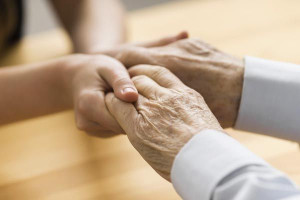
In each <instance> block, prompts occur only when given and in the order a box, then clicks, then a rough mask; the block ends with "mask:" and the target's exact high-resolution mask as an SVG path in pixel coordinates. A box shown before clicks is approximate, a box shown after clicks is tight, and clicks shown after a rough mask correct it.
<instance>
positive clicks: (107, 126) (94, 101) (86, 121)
mask: <svg viewBox="0 0 300 200" xmlns="http://www.w3.org/2000/svg"><path fill="white" fill-rule="evenodd" d="M76 106H77V109H76V110H77V112H78V113H76V114H78V119H79V120H81V121H78V123H79V125H80V124H81V125H82V127H83V130H85V131H101V130H111V131H114V132H115V133H118V134H120V133H123V132H124V131H123V130H122V128H121V127H120V126H119V123H118V122H117V121H116V120H115V118H114V117H113V116H112V115H111V114H110V112H109V111H108V109H107V107H106V104H105V98H104V93H103V92H99V91H86V92H83V93H82V94H81V95H80V97H79V101H78V102H77V105H76Z"/></svg>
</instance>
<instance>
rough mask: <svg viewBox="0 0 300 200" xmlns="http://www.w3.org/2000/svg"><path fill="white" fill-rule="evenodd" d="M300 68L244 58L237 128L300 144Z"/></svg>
mask: <svg viewBox="0 0 300 200" xmlns="http://www.w3.org/2000/svg"><path fill="white" fill-rule="evenodd" d="M299 104H300V66H299V65H295V64H289V63H282V62H274V61H268V60H264V59H259V58H253V57H245V74H244V86H243V93H242V99H241V105H240V109H239V114H238V118H237V121H236V125H235V128H236V129H240V130H244V131H250V132H256V133H262V134H266V135H271V136H274V137H280V138H284V139H289V140H295V141H300V125H299V124H300V105H299Z"/></svg>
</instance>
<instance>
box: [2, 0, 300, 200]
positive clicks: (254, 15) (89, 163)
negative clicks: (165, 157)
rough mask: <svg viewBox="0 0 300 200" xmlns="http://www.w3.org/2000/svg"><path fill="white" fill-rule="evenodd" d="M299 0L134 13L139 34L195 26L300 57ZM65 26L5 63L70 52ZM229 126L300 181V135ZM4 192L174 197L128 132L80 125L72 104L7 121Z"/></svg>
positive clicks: (277, 55) (228, 1)
mask: <svg viewBox="0 0 300 200" xmlns="http://www.w3.org/2000/svg"><path fill="white" fill-rule="evenodd" d="M299 7H300V1H299V0H289V1H287V0H251V1H250V0H195V1H192V0H191V1H188V0H185V1H181V2H173V3H168V4H165V5H162V6H157V7H152V8H148V9H145V10H140V11H137V12H133V13H130V14H129V24H128V26H129V32H130V33H129V38H130V40H131V41H141V40H149V39H152V38H157V37H160V36H162V35H168V34H170V33H174V32H178V31H180V30H182V29H185V30H188V31H189V32H190V35H191V36H192V37H199V38H201V39H203V40H206V41H207V42H209V43H212V44H214V45H216V46H217V47H219V48H220V49H222V50H224V51H227V52H229V53H232V54H234V55H237V56H241V57H242V56H243V55H252V56H259V57H264V58H269V59H275V60H281V61H288V62H294V63H300V56H299V50H300V37H299V35H300V12H299ZM70 51H71V47H70V41H69V39H68V38H67V37H66V35H65V33H64V32H63V31H61V30H53V31H49V32H46V33H41V34H38V35H32V36H28V37H26V38H24V39H23V41H22V42H21V43H20V44H19V45H18V46H17V47H15V48H14V49H12V50H11V51H10V52H9V53H7V54H6V55H5V56H3V57H2V58H1V59H0V66H3V65H13V64H21V63H29V62H35V61H40V60H46V59H50V58H53V57H57V56H61V55H65V54H67V53H69V52H70ZM228 132H229V133H230V134H231V135H232V136H233V137H235V138H236V139H238V140H239V141H240V142H241V143H243V144H244V145H246V146H247V147H249V148H250V149H251V150H252V151H254V152H255V153H257V154H258V155H260V156H262V157H263V158H264V159H266V160H267V161H268V162H270V163H271V164H273V165H274V166H275V167H276V168H278V169H280V170H282V171H284V172H286V173H287V174H288V175H289V176H290V177H291V178H292V179H293V180H294V181H295V182H296V183H298V184H300V167H299V166H300V153H299V148H298V145H297V144H296V143H292V142H288V141H283V140H279V139H274V138H270V137H266V136H258V135H255V134H249V133H242V132H237V131H233V130H228ZM0 133H1V134H0V147H1V151H0V163H1V165H0V199H1V200H2V199H3V200H11V199H12V200H15V199H22V200H27V199H55V200H60V199H62V200H68V199H72V200H77V199H78V200H85V199H105V200H106V199H107V200H112V199H113V200H114V199H117V200H141V199H143V200H148V199H149V200H150V199H151V200H152V199H163V200H171V199H172V200H174V199H180V198H179V196H178V195H177V194H176V193H175V191H174V190H173V188H172V185H171V184H169V183H168V182H166V181H165V180H163V179H162V178H160V177H159V176H158V175H157V174H156V173H155V172H154V171H153V170H152V169H151V168H150V167H149V166H148V165H147V164H146V162H145V161H143V159H142V158H141V157H140V156H139V155H138V153H137V152H136V151H135V150H134V149H133V148H132V147H131V146H130V144H129V142H128V141H127V138H126V137H125V136H119V137H115V138H112V139H98V138H91V137H88V136H86V135H85V134H84V133H83V132H79V131H77V130H76V128H75V124H74V120H73V113H72V112H71V111H68V112H63V113H59V114H54V115H50V116H45V117H40V118H37V119H32V120H27V121H24V122H18V123H14V124H9V125H6V126H2V127H0Z"/></svg>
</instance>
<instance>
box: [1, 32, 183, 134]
mask: <svg viewBox="0 0 300 200" xmlns="http://www.w3.org/2000/svg"><path fill="white" fill-rule="evenodd" d="M178 35H180V34H177V35H174V36H169V37H165V38H162V39H159V40H156V41H152V42H149V43H147V44H155V45H159V44H160V43H161V45H165V42H166V41H169V42H173V41H174V40H178V39H180V38H181V37H179V36H178ZM110 91H113V92H114V93H115V95H116V96H117V98H119V99H120V100H122V101H125V102H135V101H136V100H137V98H138V93H137V90H136V88H135V85H134V83H133V82H132V80H131V79H130V77H129V74H128V71H127V69H126V68H125V67H124V66H123V64H121V63H120V62H119V61H118V60H116V59H114V58H112V57H108V56H105V55H96V54H95V55H84V54H75V55H70V56H65V57H62V58H58V59H54V60H51V61H47V62H40V63H34V64H28V65H21V66H10V67H2V68H0V96H1V98H0V110H1V115H0V125H3V124H7V123H11V122H15V121H19V120H24V119H28V118H32V117H37V116H41V115H46V114H51V113H55V112H59V111H63V110H67V109H72V108H73V109H74V111H75V119H76V124H77V127H78V128H79V129H80V130H83V131H85V132H87V133H89V134H92V135H95V136H99V137H107V136H113V135H116V134H120V133H123V130H122V129H121V128H120V126H119V124H118V123H117V122H116V121H115V119H114V118H113V117H112V116H111V114H110V113H109V112H108V110H107V107H106V105H105V102H104V97H105V94H106V93H107V92H110Z"/></svg>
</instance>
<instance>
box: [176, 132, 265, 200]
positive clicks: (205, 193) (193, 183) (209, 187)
mask: <svg viewBox="0 0 300 200" xmlns="http://www.w3.org/2000/svg"><path fill="white" fill-rule="evenodd" d="M248 165H267V163H266V162H265V161H263V160H262V159H260V158H259V157H257V156H255V155H254V154H253V153H252V152H250V151H249V150H247V149H246V148H245V147H243V146H242V145H241V144H240V143H238V142H237V141H236V140H234V139H233V138H231V137H230V136H228V135H226V134H225V133H222V132H219V131H215V130H204V131H201V132H200V133H199V134H197V135H195V136H194V137H193V138H192V139H191V140H190V141H189V142H188V143H187V144H186V145H185V146H184V147H183V148H182V149H181V150H180V152H179V154H178V155H177V156H176V158H175V161H174V163H173V167H172V170H171V180H172V183H173V186H174V188H175V190H176V191H177V192H178V194H179V195H180V196H181V197H182V198H183V199H185V200H199V199H201V200H210V198H211V196H212V194H213V191H214V189H215V188H216V187H217V185H218V183H219V182H220V181H221V180H222V179H223V178H225V177H226V176H227V175H229V174H230V173H232V172H234V171H235V170H237V169H239V168H242V167H245V166H248Z"/></svg>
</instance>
